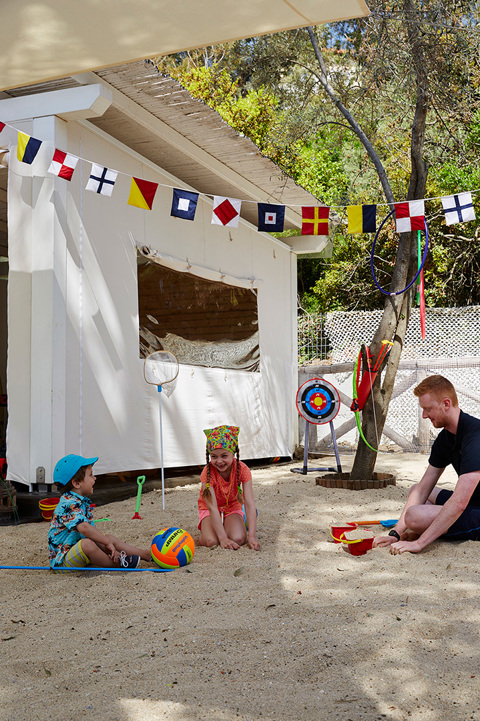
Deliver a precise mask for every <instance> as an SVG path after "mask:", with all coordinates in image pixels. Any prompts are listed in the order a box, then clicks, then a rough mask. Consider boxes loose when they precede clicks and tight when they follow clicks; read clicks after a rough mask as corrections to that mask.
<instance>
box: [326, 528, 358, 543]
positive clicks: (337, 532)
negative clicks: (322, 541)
mask: <svg viewBox="0 0 480 721" xmlns="http://www.w3.org/2000/svg"><path fill="white" fill-rule="evenodd" d="M356 528H357V524H356V523H345V524H344V525H343V526H330V535H331V537H332V538H333V542H334V543H340V542H341V541H340V536H341V535H342V534H343V533H347V532H348V531H354V530H355V529H356Z"/></svg>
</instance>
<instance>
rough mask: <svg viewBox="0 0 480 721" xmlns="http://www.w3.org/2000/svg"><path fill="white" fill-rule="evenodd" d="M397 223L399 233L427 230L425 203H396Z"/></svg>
mask: <svg viewBox="0 0 480 721" xmlns="http://www.w3.org/2000/svg"><path fill="white" fill-rule="evenodd" d="M395 223H396V226H395V227H396V230H397V233H409V232H410V231H411V230H425V201H424V200H408V201H406V202H404V203H395Z"/></svg>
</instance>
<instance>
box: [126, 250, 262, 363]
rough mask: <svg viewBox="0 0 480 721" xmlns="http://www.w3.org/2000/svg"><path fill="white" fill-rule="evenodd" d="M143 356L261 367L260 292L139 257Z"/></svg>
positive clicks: (188, 361)
mask: <svg viewBox="0 0 480 721" xmlns="http://www.w3.org/2000/svg"><path fill="white" fill-rule="evenodd" d="M137 264H138V267H137V272H138V309H139V343H140V357H141V358H146V357H147V356H148V355H149V353H153V352H154V351H157V350H167V351H170V352H171V353H173V354H174V355H175V356H176V357H177V359H178V362H179V363H183V364H188V365H197V366H206V367H209V368H228V369H232V370H244V371H251V372H253V371H258V370H259V367H260V348H259V340H258V308H257V291H256V290H254V289H250V288H239V287H238V286H232V285H226V284H225V283H221V282H220V283H218V282H215V281H211V280H205V279H203V278H200V277H198V276H196V275H193V274H192V273H182V272H178V271H175V270H171V269H170V268H166V267H165V266H162V265H160V264H158V263H155V262H152V261H150V260H148V259H147V258H144V257H142V256H141V255H139V256H137Z"/></svg>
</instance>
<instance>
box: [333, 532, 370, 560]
mask: <svg viewBox="0 0 480 721" xmlns="http://www.w3.org/2000/svg"><path fill="white" fill-rule="evenodd" d="M350 530H353V529H350ZM346 533H348V531H346ZM366 533H372V531H366ZM374 538H375V536H374V535H373V533H372V535H371V536H368V537H367V538H356V539H354V540H351V541H350V540H349V539H348V538H345V533H342V535H341V536H340V539H339V540H340V543H345V544H347V549H348V552H349V553H351V554H352V556H363V555H364V554H365V553H366V552H367V551H370V550H371V548H372V547H373V539H374Z"/></svg>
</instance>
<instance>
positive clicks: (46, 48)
mask: <svg viewBox="0 0 480 721" xmlns="http://www.w3.org/2000/svg"><path fill="white" fill-rule="evenodd" d="M366 15H369V10H368V7H367V5H366V2H365V0H337V1H336V2H335V3H333V2H331V0H260V2H259V0H243V2H241V3H239V2H238V0H220V2H219V0H201V2H199V0H183V1H182V2H180V3H172V2H167V0H101V2H99V1H98V0H82V2H78V0H62V1H61V2H59V1H58V0H34V1H33V0H24V1H23V2H18V0H3V1H2V27H3V28H4V32H3V33H2V48H1V51H0V90H6V89H8V88H14V87H20V86H22V85H32V84H34V83H40V82H44V81H47V80H51V79H55V78H60V77H64V76H67V75H73V74H76V73H82V72H85V71H88V70H96V69H99V68H104V67H108V66H110V65H117V64H119V63H125V62H130V61H133V60H139V59H143V58H148V57H156V56H158V55H166V54H169V53H175V52H179V51H181V50H189V49H192V48H198V47H204V46H205V45H215V44H218V43H222V42H227V41H230V40H236V39H239V38H245V37H253V36H257V35H266V34H269V33H274V32H279V31H281V30H289V29H292V28H299V27H306V26H307V25H320V24H323V23H329V22H335V21H338V20H345V19H349V18H353V17H362V16H366Z"/></svg>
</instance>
